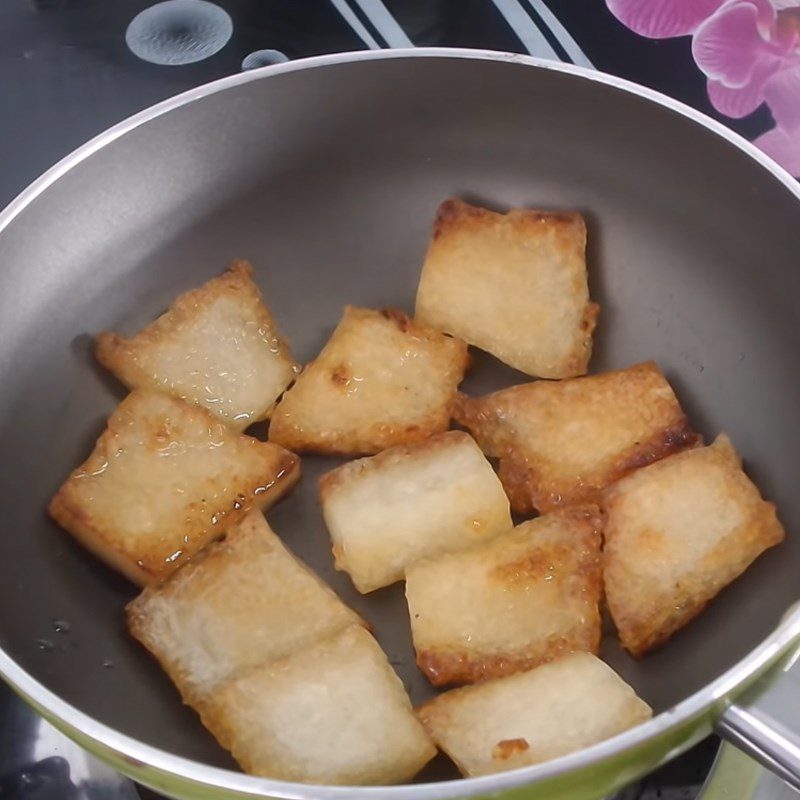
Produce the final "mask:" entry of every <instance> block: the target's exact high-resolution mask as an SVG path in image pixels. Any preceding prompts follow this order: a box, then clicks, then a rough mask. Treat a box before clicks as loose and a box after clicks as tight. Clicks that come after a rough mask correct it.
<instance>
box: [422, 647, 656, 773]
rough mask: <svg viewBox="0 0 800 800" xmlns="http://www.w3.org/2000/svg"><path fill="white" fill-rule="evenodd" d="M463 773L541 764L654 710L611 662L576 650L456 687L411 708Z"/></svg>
mask: <svg viewBox="0 0 800 800" xmlns="http://www.w3.org/2000/svg"><path fill="white" fill-rule="evenodd" d="M417 716H418V717H419V718H420V719H421V720H422V724H423V725H424V726H425V728H426V730H427V731H428V733H429V734H430V735H431V737H432V738H433V741H434V742H436V744H437V745H438V746H439V747H440V748H441V749H442V750H444V751H445V753H447V754H448V755H449V756H450V757H451V758H452V759H453V761H455V762H456V764H457V765H458V768H459V769H460V770H461V773H462V774H463V775H464V776H465V777H473V776H476V775H488V774H490V773H493V772H504V771H505V770H509V769H517V768H518V767H525V766H530V765H532V764H539V763H541V762H542V761H549V760H550V759H552V758H558V757H559V756H563V755H566V754H567V753H573V752H575V751H576V750H581V749H583V748H584V747H589V746H590V745H593V744H596V743H597V742H601V741H603V740H604V739H610V738H611V737H612V736H616V735H617V734H618V733H622V732H623V731H625V730H628V728H632V727H634V726H635V725H638V724H640V723H642V722H646V721H647V720H648V719H650V717H651V716H652V711H651V710H650V708H649V706H648V705H647V704H646V703H644V702H643V701H642V700H640V699H639V698H638V697H637V696H636V694H635V692H634V691H633V689H631V687H630V686H628V684H626V683H625V682H624V681H623V680H622V678H620V677H619V675H617V674H616V673H615V672H614V670H612V669H611V668H610V667H609V666H607V665H606V664H604V663H603V662H602V661H601V660H600V659H599V658H596V657H595V656H593V655H591V654H589V653H574V654H572V655H568V656H565V657H564V658H560V659H558V661H553V662H551V663H549V664H544V665H543V666H541V667H537V668H536V669H532V670H530V671H528V672H519V673H517V674H516V675H509V676H506V677H504V678H496V679H495V680H491V681H487V682H486V683H480V684H478V685H476V686H465V687H464V688H462V689H454V690H452V691H450V692H445V693H444V694H442V695H439V697H436V698H434V699H433V700H431V701H430V702H429V703H427V704H426V705H424V706H422V708H419V709H418V710H417Z"/></svg>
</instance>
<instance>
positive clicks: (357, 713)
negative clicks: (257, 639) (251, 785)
mask: <svg viewBox="0 0 800 800" xmlns="http://www.w3.org/2000/svg"><path fill="white" fill-rule="evenodd" d="M200 710H201V717H202V720H203V723H204V724H205V726H206V727H207V728H208V729H209V730H210V731H211V732H212V733H213V734H214V735H215V736H216V737H217V739H218V740H219V742H220V744H221V745H222V746H223V747H225V748H226V749H228V750H230V751H231V753H232V754H233V757H234V758H235V759H236V760H237V761H238V762H239V764H240V765H241V767H242V769H244V770H245V772H249V773H252V774H254V775H263V776H266V777H270V778H278V779H281V780H289V781H299V782H301V783H317V784H344V785H357V784H381V785H382V784H391V783H400V782H402V781H406V780H409V779H410V778H412V777H413V776H414V775H415V774H416V773H417V772H418V771H419V770H420V769H421V768H422V767H423V766H424V765H425V764H426V763H427V762H428V761H429V760H430V759H431V758H433V756H434V755H435V753H436V748H435V747H434V746H433V745H432V744H431V742H430V740H429V739H428V736H427V735H426V733H425V731H424V729H423V728H422V726H421V725H420V723H419V722H418V721H417V719H416V718H415V717H414V713H413V711H412V709H411V702H410V700H409V699H408V695H407V694H406V692H405V689H404V687H403V684H402V682H401V681H400V679H399V678H398V677H397V675H396V674H395V673H394V671H393V670H392V668H391V667H390V666H389V662H388V661H387V659H386V656H385V655H384V654H383V652H382V651H381V649H380V647H379V646H378V644H377V642H376V641H375V640H374V639H373V638H372V636H370V634H369V633H367V631H365V630H364V629H363V628H361V627H358V626H352V627H350V628H346V629H345V630H344V631H342V632H340V633H338V634H336V635H335V636H333V637H331V638H328V639H325V640H323V641H321V642H318V643H317V644H314V645H311V646H310V647H307V648H306V649H304V650H299V651H297V652H296V653H294V654H293V655H291V656H288V657H287V658H285V659H282V660H279V661H273V662H271V663H269V664H266V665H264V666H261V667H258V668H256V669H254V670H252V671H250V672H248V673H246V674H244V675H242V676H241V677H239V678H237V679H235V680H233V681H231V682H229V683H226V684H224V685H222V686H221V687H219V689H218V690H217V691H215V692H213V693H212V694H211V695H210V696H209V697H208V699H207V702H205V703H204V704H203V706H202V707H201V709H200Z"/></svg>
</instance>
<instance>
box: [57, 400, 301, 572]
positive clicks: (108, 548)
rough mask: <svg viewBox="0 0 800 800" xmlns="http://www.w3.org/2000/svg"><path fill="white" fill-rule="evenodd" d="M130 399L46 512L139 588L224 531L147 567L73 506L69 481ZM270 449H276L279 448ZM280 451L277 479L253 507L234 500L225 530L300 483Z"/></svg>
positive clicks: (99, 447)
mask: <svg viewBox="0 0 800 800" xmlns="http://www.w3.org/2000/svg"><path fill="white" fill-rule="evenodd" d="M131 397H132V395H128V397H127V398H125V400H123V401H122V403H120V405H119V406H118V407H117V409H115V410H114V411H113V412H112V413H111V415H110V416H109V418H108V421H107V425H106V429H105V430H104V431H103V433H101V434H100V436H99V438H98V439H97V442H96V443H95V446H94V448H93V449H92V452H91V454H90V455H89V457H88V458H87V459H86V461H84V462H83V463H82V464H81V465H80V466H78V467H77V468H76V469H74V470H73V471H72V472H71V473H70V475H69V477H68V478H67V480H66V481H64V483H63V484H62V485H61V487H60V488H59V490H58V491H57V492H56V494H55V495H54V496H53V498H52V499H51V501H50V503H49V505H48V509H47V510H48V513H49V514H50V516H51V517H52V518H53V519H54V520H55V521H56V522H57V523H58V524H59V525H60V526H61V527H62V528H64V530H66V531H67V532H68V533H70V534H72V536H74V537H75V539H76V540H77V541H79V542H80V543H81V544H82V545H83V546H84V547H85V548H86V549H87V550H89V551H90V552H91V553H92V554H93V555H94V556H96V557H97V558H99V559H100V560H101V561H104V562H105V563H106V564H108V565H109V566H110V567H112V568H113V569H116V570H118V571H119V572H121V573H122V574H123V575H125V577H126V578H128V579H129V580H130V581H132V582H133V583H135V584H137V585H139V586H147V585H149V584H152V583H156V582H158V581H161V580H163V579H164V578H165V577H167V576H168V575H169V574H170V573H172V572H174V571H175V570H176V569H177V568H178V567H179V566H181V564H183V563H184V562H185V561H186V560H188V559H191V558H193V557H194V555H195V554H196V553H197V552H198V551H199V550H202V549H203V547H205V546H206V545H207V544H209V543H210V542H211V541H214V540H215V539H218V538H219V537H220V536H222V534H223V532H224V530H225V529H224V528H222V527H220V530H219V531H218V532H216V535H214V536H212V537H211V538H210V539H209V541H207V542H205V543H203V544H200V543H198V542H195V544H196V549H194V550H193V551H192V552H186V555H185V558H182V559H177V560H176V561H174V562H167V561H164V560H163V559H160V560H158V561H156V562H152V561H151V563H148V560H147V559H141V560H132V559H131V558H130V557H129V556H128V555H127V554H125V553H122V552H120V551H119V549H118V548H117V547H116V545H115V542H113V541H111V540H109V538H108V537H107V536H106V535H105V533H104V532H103V530H101V529H100V528H98V527H97V526H96V525H95V523H94V519H93V517H92V515H91V514H88V513H87V512H86V510H85V509H84V508H83V507H82V506H81V505H80V504H79V503H76V502H73V498H72V493H71V491H70V488H71V486H72V482H73V480H75V479H76V476H77V475H79V474H80V473H81V472H83V471H85V470H86V469H87V468H88V466H87V465H90V464H91V462H92V461H93V460H94V459H95V458H96V457H102V451H103V449H104V448H105V447H106V444H105V442H106V439H108V438H109V436H111V435H113V426H114V424H115V422H116V414H117V412H118V411H119V409H120V408H121V407H122V406H123V405H124V404H125V403H126V401H128V399H129V398H131ZM192 408H193V409H200V410H201V411H202V412H204V413H205V414H208V416H209V417H212V418H213V423H214V424H215V425H222V424H223V423H222V422H221V421H220V420H218V419H217V418H216V417H213V415H211V412H208V411H205V409H202V408H201V407H199V406H194V405H192ZM230 435H231V437H236V436H243V435H244V434H239V433H236V432H235V431H231V432H230ZM259 444H261V445H265V444H271V443H267V442H260V443H259ZM274 446H276V447H278V446H279V445H274ZM281 450H282V451H283V452H280V453H276V456H277V459H276V466H277V470H276V475H277V476H279V477H277V478H276V480H275V481H274V482H273V484H272V485H271V486H269V487H268V488H267V489H266V491H264V492H263V493H261V494H260V495H259V497H258V502H257V503H255V502H254V503H245V504H242V503H241V502H240V501H239V500H238V498H237V500H236V501H235V503H234V505H233V506H232V507H231V508H230V509H229V510H227V511H225V512H224V515H225V516H224V519H225V521H226V527H227V526H228V525H233V524H234V523H235V522H237V521H238V520H239V519H241V518H242V517H243V516H244V515H245V514H247V512H248V511H249V510H251V509H252V508H256V507H257V508H260V509H266V508H269V507H270V506H272V505H273V504H274V503H276V502H277V501H278V500H279V499H280V498H281V497H283V496H284V495H285V494H287V493H288V492H289V491H290V490H291V489H292V487H293V486H294V485H295V484H296V483H297V481H298V480H299V479H300V459H299V457H298V456H297V455H295V454H294V453H291V452H289V451H288V450H284V449H283V448H281ZM78 480H79V479H78ZM185 549H186V550H190V549H191V548H190V546H189V545H186V546H185Z"/></svg>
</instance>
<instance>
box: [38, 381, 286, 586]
mask: <svg viewBox="0 0 800 800" xmlns="http://www.w3.org/2000/svg"><path fill="white" fill-rule="evenodd" d="M299 476H300V460H299V459H298V458H297V456H296V455H294V453H290V452H288V451H287V450H284V449H283V448H282V447H278V446H277V445H274V444H268V443H265V442H259V441H258V440H257V439H253V438H251V437H249V436H244V435H242V434H239V433H235V432H234V431H232V430H231V429H230V428H228V427H227V425H225V424H224V423H223V422H221V421H220V420H219V418H217V417H215V416H214V415H213V414H211V413H210V412H209V411H206V410H205V409H204V408H201V407H200V406H197V405H194V404H191V403H186V402H184V401H183V400H179V399H177V398H175V397H170V396H169V395H166V394H161V393H159V392H151V391H146V390H143V389H137V390H135V391H133V392H131V394H129V395H128V396H127V397H126V398H125V399H124V400H123V401H122V403H120V405H119V406H118V407H117V409H116V410H115V411H114V412H113V413H112V414H111V416H110V417H109V418H108V423H107V427H106V430H105V431H104V432H103V434H102V435H101V436H100V438H99V439H98V440H97V444H96V445H95V448H94V451H93V452H92V454H91V455H90V456H89V458H88V459H87V460H86V461H85V462H84V463H83V464H82V465H81V466H80V467H78V468H77V469H76V470H75V471H74V472H73V473H72V475H70V477H69V478H68V479H67V481H66V483H64V485H63V486H62V487H61V488H60V489H59V490H58V493H57V494H56V496H55V497H54V498H53V499H52V501H51V502H50V514H51V515H52V517H53V518H54V519H55V520H56V522H58V523H59V525H61V526H62V527H64V528H66V529H67V530H68V531H69V532H70V533H71V534H73V535H74V536H75V537H76V538H77V539H78V540H79V541H80V542H81V543H82V544H83V545H84V546H86V547H87V548H88V549H89V550H91V551H92V552H93V553H94V554H95V555H97V556H98V557H99V558H101V559H103V560H104V561H106V562H108V563H109V564H110V565H111V566H112V567H114V568H115V569H118V570H120V572H122V573H124V574H125V575H126V576H127V577H128V578H130V579H131V580H132V581H135V582H136V583H139V584H148V583H153V582H157V581H159V580H161V579H162V578H165V577H166V576H167V575H169V574H170V573H171V572H173V571H174V570H175V569H177V567H179V566H180V565H181V564H182V563H183V562H184V561H186V560H187V559H188V558H191V556H193V555H194V554H195V553H196V552H198V551H199V550H201V549H202V548H203V547H205V546H206V545H207V544H209V543H210V542H212V541H213V540H214V539H217V538H219V537H220V536H221V535H222V533H223V532H224V531H225V529H226V528H228V527H230V526H231V525H232V524H234V523H235V522H238V520H240V519H241V518H242V517H243V516H244V515H245V514H246V513H247V512H248V511H249V510H250V509H251V508H262V509H263V508H268V507H269V506H270V505H272V504H273V503H275V502H276V501H277V500H278V499H279V498H280V497H282V496H283V495H284V494H285V493H286V492H287V491H288V490H289V489H290V488H291V487H292V486H293V485H294V484H295V482H296V481H297V479H298V478H299Z"/></svg>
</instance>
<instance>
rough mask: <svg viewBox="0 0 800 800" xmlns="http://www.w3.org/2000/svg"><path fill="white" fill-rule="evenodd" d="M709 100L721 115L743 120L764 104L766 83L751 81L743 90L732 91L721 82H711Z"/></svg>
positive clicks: (709, 84)
mask: <svg viewBox="0 0 800 800" xmlns="http://www.w3.org/2000/svg"><path fill="white" fill-rule="evenodd" d="M708 99H709V100H710V101H711V105H712V106H714V108H716V109H717V111H719V113H720V114H724V115H725V116H726V117H731V118H732V119H741V118H742V117H746V116H747V115H748V114H752V113H753V112H754V111H755V110H756V109H757V108H758V107H759V106H760V105H761V104H762V103H763V102H764V82H763V81H761V82H757V81H751V82H750V83H749V84H747V85H746V86H743V87H742V88H741V89H730V88H729V87H727V86H725V85H723V84H722V83H720V82H719V81H709V82H708Z"/></svg>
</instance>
